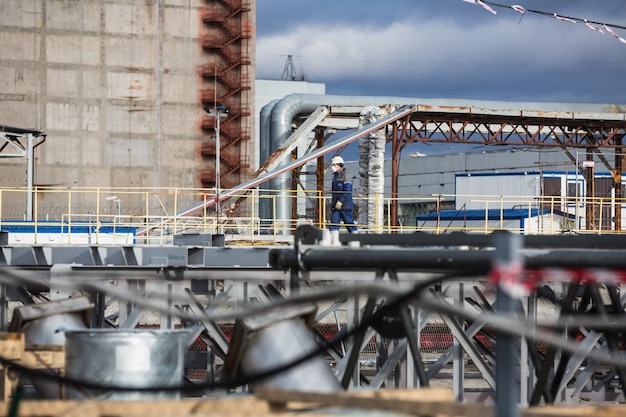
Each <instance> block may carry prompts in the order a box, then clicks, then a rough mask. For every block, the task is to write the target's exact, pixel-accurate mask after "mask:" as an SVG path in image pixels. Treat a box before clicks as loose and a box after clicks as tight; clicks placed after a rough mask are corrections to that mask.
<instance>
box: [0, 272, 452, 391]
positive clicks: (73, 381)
mask: <svg viewBox="0 0 626 417" xmlns="http://www.w3.org/2000/svg"><path fill="white" fill-rule="evenodd" d="M448 277H449V278H451V277H460V276H459V275H450V276H448ZM449 278H448V279H449ZM442 279H446V278H442V277H439V276H438V277H436V278H432V279H429V280H427V281H425V282H422V283H418V284H416V285H415V286H414V287H413V288H412V289H411V290H410V291H406V292H401V293H399V295H398V293H397V292H395V293H393V294H394V297H393V298H392V299H391V301H390V302H389V303H388V305H389V306H394V305H403V304H407V303H408V302H409V301H410V300H411V299H413V298H415V296H416V295H417V294H419V293H420V292H421V291H423V290H425V289H427V288H428V287H430V286H432V285H434V284H435V283H437V282H439V281H441V280H442ZM361 285H362V284H359V287H361ZM385 286H387V287H390V285H389V282H386V283H385ZM380 287H381V288H382V287H383V285H381V286H380ZM355 288H356V287H355ZM351 294H352V295H354V294H355V292H351ZM387 294H390V293H389V292H387ZM375 295H376V296H379V295H381V292H378V293H376V294H375ZM298 298H299V301H302V300H303V299H307V298H308V299H310V298H311V297H298ZM314 298H319V297H314ZM323 298H326V297H323ZM285 301H288V299H286V300H285ZM278 304H283V303H278ZM386 312H387V310H381V311H378V312H376V313H375V314H374V315H373V316H372V317H371V318H370V320H366V321H363V322H361V323H360V324H359V326H356V327H355V328H353V329H352V330H350V331H348V332H345V333H342V334H340V335H339V337H337V338H333V339H332V340H330V341H328V342H327V343H326V344H324V345H322V346H320V347H318V348H317V349H315V350H313V351H312V352H310V353H308V354H306V355H303V356H302V357H301V358H299V359H296V360H294V361H292V362H289V363H286V364H284V365H281V366H280V367H276V368H273V369H271V370H267V371H264V372H260V373H257V374H254V375H244V376H239V377H236V378H233V379H230V380H225V381H220V382H206V383H199V384H194V385H193V386H189V385H183V386H153V387H124V386H117V385H102V384H98V383H94V382H91V381H85V380H81V379H77V378H71V377H67V376H61V375H58V374H52V373H50V372H49V370H47V371H45V370H38V369H32V368H29V367H25V366H23V365H21V364H19V363H16V362H13V361H11V360H8V359H6V358H3V357H0V363H2V364H4V365H5V366H10V367H13V368H15V369H16V370H18V371H20V372H23V373H25V374H28V375H30V376H31V377H37V378H44V379H47V380H53V381H56V382H59V383H63V384H68V385H72V386H76V387H82V388H89V389H100V390H108V391H112V390H115V391H139V392H155V391H180V392H202V391H205V390H208V389H216V388H231V387H236V386H242V385H248V384H251V383H254V382H256V381H259V380H262V379H265V378H268V377H271V376H274V375H276V374H279V373H281V372H284V371H286V370H289V369H291V368H293V367H295V366H297V365H299V364H301V363H303V362H306V361H307V360H309V359H311V358H313V357H315V356H317V355H319V354H321V353H323V352H325V351H326V350H327V349H328V347H329V346H333V345H336V344H338V343H340V342H342V341H344V340H346V339H347V338H349V337H351V336H352V335H354V334H355V333H357V332H359V331H363V330H365V329H367V328H368V327H370V326H371V324H372V323H373V322H375V321H377V320H380V318H381V316H382V315H383V314H385V313H386Z"/></svg>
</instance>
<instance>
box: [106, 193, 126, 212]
mask: <svg viewBox="0 0 626 417" xmlns="http://www.w3.org/2000/svg"><path fill="white" fill-rule="evenodd" d="M105 200H108V201H115V204H117V217H120V216H121V215H122V200H120V199H119V198H117V196H116V195H110V196H108V197H106V198H105Z"/></svg>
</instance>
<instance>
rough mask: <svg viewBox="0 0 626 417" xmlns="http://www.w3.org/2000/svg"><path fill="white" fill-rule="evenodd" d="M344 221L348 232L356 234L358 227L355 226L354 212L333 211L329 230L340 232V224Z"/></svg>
mask: <svg viewBox="0 0 626 417" xmlns="http://www.w3.org/2000/svg"><path fill="white" fill-rule="evenodd" d="M342 221H343V223H344V225H345V226H346V229H348V232H350V233H354V232H356V226H355V225H354V219H353V218H352V210H333V212H332V214H331V215H330V223H331V224H330V226H328V229H329V230H339V223H341V222H342Z"/></svg>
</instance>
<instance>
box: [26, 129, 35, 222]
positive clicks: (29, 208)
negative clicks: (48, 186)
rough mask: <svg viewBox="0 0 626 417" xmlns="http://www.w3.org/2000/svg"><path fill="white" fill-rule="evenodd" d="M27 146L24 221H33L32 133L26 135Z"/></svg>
mask: <svg viewBox="0 0 626 417" xmlns="http://www.w3.org/2000/svg"><path fill="white" fill-rule="evenodd" d="M26 138H27V145H26V153H27V154H26V163H27V168H26V169H27V171H28V172H27V173H26V189H27V191H26V220H32V219H33V182H34V178H33V155H34V152H33V139H34V136H33V134H32V133H29V134H27V135H26Z"/></svg>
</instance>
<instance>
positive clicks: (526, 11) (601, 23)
mask: <svg viewBox="0 0 626 417" xmlns="http://www.w3.org/2000/svg"><path fill="white" fill-rule="evenodd" d="M482 3H485V4H487V5H489V6H493V7H498V8H503V9H510V10H515V11H518V12H520V13H521V10H520V9H516V8H514V7H513V6H518V7H520V6H519V5H517V4H515V5H508V4H502V3H496V2H493V1H486V0H483V1H482ZM522 10H523V13H534V14H538V15H541V16H546V17H550V18H555V17H557V16H558V17H560V18H563V19H568V20H569V21H574V22H578V23H590V24H593V25H601V26H608V27H611V28H615V29H626V26H622V25H616V24H614V23H606V22H599V21H595V20H589V19H583V18H580V17H573V16H564V15H560V14H557V13H554V12H545V11H542V10H535V9H527V8H525V7H523V8H522Z"/></svg>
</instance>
